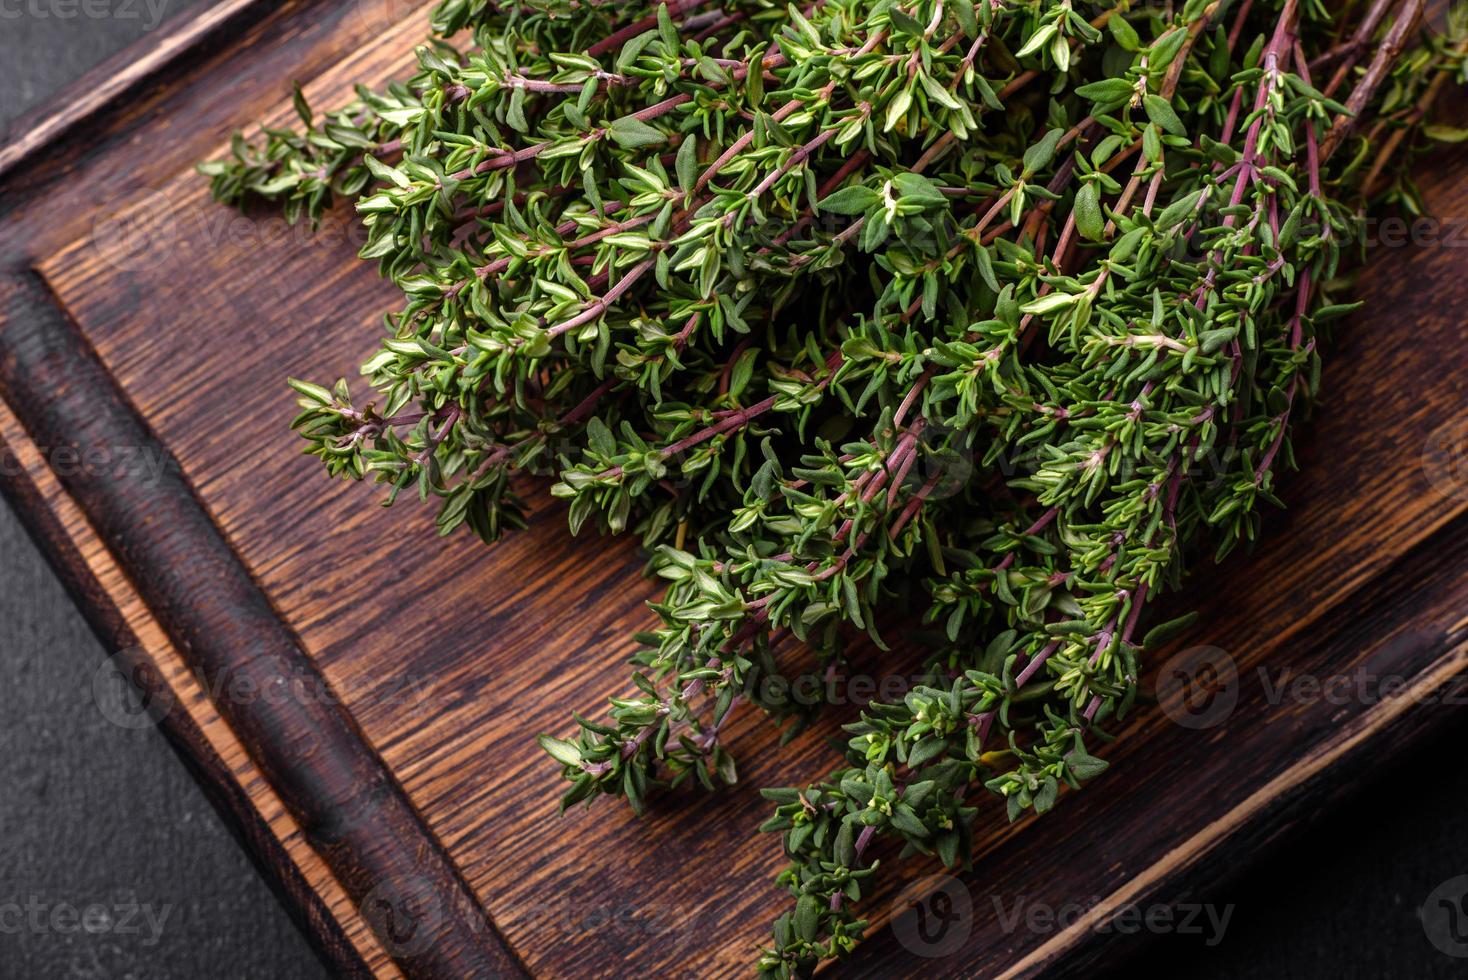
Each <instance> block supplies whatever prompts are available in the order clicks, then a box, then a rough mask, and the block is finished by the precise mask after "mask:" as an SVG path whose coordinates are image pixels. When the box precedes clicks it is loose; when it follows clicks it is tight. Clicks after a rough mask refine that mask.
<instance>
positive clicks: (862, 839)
mask: <svg viewBox="0 0 1468 980" xmlns="http://www.w3.org/2000/svg"><path fill="white" fill-rule="evenodd" d="M899 792H900V790H899ZM876 833H877V825H876V824H867V825H866V826H865V827H863V828H861V833H859V834H857V835H856V849H855V853H856V858H855V862H857V863H859V862H860V861H861V856H862V854H863V853H864V852H865V851H866V849H867V847H868V845H870V844H871V842H872V838H873V837H875V836H876ZM845 898H846V895H845V894H844V893H843V892H837V893H836V894H834V895H832V896H831V911H832V912H839V911H841V906H842V904H843V903H844V900H845Z"/></svg>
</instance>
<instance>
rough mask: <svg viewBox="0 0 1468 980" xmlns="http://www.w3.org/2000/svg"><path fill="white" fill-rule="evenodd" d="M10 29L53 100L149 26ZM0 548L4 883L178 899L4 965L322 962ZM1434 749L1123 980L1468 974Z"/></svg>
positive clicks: (7, 56) (135, 970)
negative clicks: (1448, 892)
mask: <svg viewBox="0 0 1468 980" xmlns="http://www.w3.org/2000/svg"><path fill="white" fill-rule="evenodd" d="M175 3H177V0H175ZM7 9H11V8H7ZM172 10H173V8H170V11H172ZM145 16H146V14H145ZM15 23H17V22H14V21H4V22H0V65H4V66H5V67H4V68H3V69H0V71H3V72H4V73H5V74H6V75H7V76H10V75H11V74H12V73H13V72H23V73H26V74H27V76H28V77H27V79H26V84H24V85H22V86H19V87H17V86H16V85H15V84H14V81H13V79H10V78H7V85H6V87H5V93H6V94H5V98H6V99H7V100H9V99H12V98H14V97H15V96H16V95H17V94H18V95H19V96H20V97H22V98H29V99H31V100H32V101H34V100H38V99H42V98H44V97H45V94H46V92H47V91H48V90H50V89H54V88H55V87H57V86H58V85H59V84H61V83H62V82H64V81H65V80H67V76H68V75H69V74H72V73H76V72H79V71H80V70H81V69H82V68H84V67H85V66H86V63H87V61H86V59H87V58H88V57H92V60H96V59H97V58H100V57H101V56H103V55H105V54H106V53H107V52H108V50H110V48H109V47H107V46H106V45H104V44H101V43H99V42H98V41H97V38H98V37H99V36H100V35H101V34H102V32H103V31H104V30H105V31H108V32H110V34H109V37H110V36H113V35H115V36H116V37H118V38H121V39H126V38H128V37H131V36H136V33H137V31H136V29H135V28H133V27H130V26H129V25H128V24H126V23H124V22H122V21H117V22H112V21H107V22H97V23H94V22H90V21H87V22H81V21H76V20H73V21H70V22H59V21H55V20H53V21H49V22H46V23H41V22H40V21H39V20H36V21H35V22H32V20H29V19H24V18H23V19H22V20H21V21H19V22H18V23H19V24H20V25H22V27H23V28H24V29H23V30H22V31H20V32H16V31H14V30H12V25H13V24H15ZM58 24H62V25H63V28H62V29H59V30H57V29H55V28H57V25H58ZM65 25H69V26H65ZM43 34H44V35H45V36H44V37H43V36H42V35H43ZM12 45H14V46H15V48H16V51H15V52H12ZM48 46H49V48H51V49H54V50H48ZM22 50H23V51H24V54H25V57H24V59H22V58H20V57H19V56H18V55H19V53H20V52H21V51H22ZM79 52H80V53H79ZM93 53H95V56H94V57H93ZM32 73H34V74H32ZM10 109H11V105H10V103H9V102H8V101H7V103H6V110H7V111H9V110H10ZM0 556H3V558H0V637H3V638H4V643H3V644H0V684H3V685H4V686H5V689H6V690H7V694H8V696H7V698H6V704H7V707H6V709H5V712H4V714H3V715H0V829H3V833H0V884H3V888H4V890H5V891H6V892H12V891H13V892H15V893H16V894H18V895H21V896H26V895H29V894H35V895H37V896H38V898H40V899H41V900H43V901H47V902H50V903H52V904H56V903H60V902H63V901H65V902H70V903H71V904H73V905H75V906H77V907H85V906H86V905H88V904H91V903H113V904H117V903H121V902H124V901H128V902H138V903H152V904H153V906H154V909H155V912H160V911H161V907H162V906H163V905H165V904H170V903H171V904H173V905H174V906H175V908H174V909H173V911H172V913H171V914H170V917H169V918H168V919H167V920H166V921H165V928H164V930H163V933H162V939H161V941H160V942H159V943H158V944H157V945H156V946H151V947H144V946H143V945H142V943H141V939H142V938H145V937H146V933H145V934H144V935H143V936H131V937H129V936H116V935H107V934H103V935H99V936H95V937H89V936H85V935H81V936H76V935H58V934H54V933H49V934H39V935H33V934H28V933H23V934H21V935H20V936H19V937H17V936H14V935H10V934H0V977H5V978H8V977H11V976H16V977H52V976H95V977H114V976H118V977H120V976H129V975H136V976H149V977H157V976H163V977H170V976H180V977H198V976H222V977H252V976H262V977H282V978H289V977H292V976H302V975H315V974H316V973H319V969H318V968H316V967H315V966H314V963H313V962H312V961H311V960H310V958H309V954H308V953H307V952H306V951H305V947H304V944H303V943H302V942H301V941H300V940H299V939H298V937H296V936H294V935H293V934H292V932H291V927H290V926H289V924H288V923H287V921H286V919H285V917H284V915H283V914H281V913H279V911H278V910H277V909H276V908H275V907H274V904H273V900H272V898H271V897H270V895H269V893H268V891H267V890H266V889H265V888H264V886H263V885H261V884H260V882H259V881H258V880H256V879H255V878H254V876H253V872H252V871H251V870H250V869H249V867H248V865H247V863H246V862H245V861H244V859H243V857H241V856H239V854H238V852H237V850H236V849H235V847H234V845H233V842H232V841H230V840H229V838H228V835H227V834H226V833H224V832H223V831H222V830H221V829H220V828H219V826H218V823H217V820H216V819H215V817H214V815H213V813H212V812H211V811H210V810H209V808H208V806H207V804H205V803H204V801H203V799H202V797H200V796H199V794H198V793H197V792H196V791H194V790H193V788H192V786H191V785H190V784H189V783H188V777H187V776H186V774H185V773H184V772H183V770H182V768H181V767H180V766H178V765H177V764H176V763H175V762H174V761H173V760H172V759H171V758H170V757H169V753H168V751H167V749H166V747H165V746H164V745H163V743H162V741H161V740H160V739H159V738H158V737H157V736H156V735H155V734H154V733H152V732H126V731H120V730H118V729H116V728H114V727H113V726H112V725H110V724H109V723H107V722H106V721H105V720H104V719H103V718H102V717H101V715H100V714H99V713H98V712H97V711H96V709H95V707H94V706H93V704H92V701H91V697H90V693H89V692H90V677H91V673H92V670H93V669H94V668H95V666H96V665H97V663H99V662H100V658H101V651H100V649H99V648H98V647H97V646H96V644H95V642H94V641H92V640H91V638H90V636H89V635H88V634H87V633H86V631H85V628H84V627H82V626H81V624H80V620H79V618H78V617H77V616H76V615H75V613H74V612H73V611H72V610H71V609H70V608H69V606H68V604H67V603H66V600H65V598H64V596H62V595H61V594H60V591H59V589H57V588H56V586H55V583H54V581H52V580H51V579H50V577H49V575H48V574H46V573H45V572H44V569H43V568H42V566H41V565H40V562H39V559H38V557H37V556H36V555H35V554H34V551H33V550H32V549H30V547H29V545H28V544H27V543H26V542H24V541H21V540H20V535H19V532H18V531H17V529H16V528H15V526H14V522H13V520H12V519H11V518H10V517H9V514H8V513H6V514H5V515H4V516H3V518H0ZM12 637H13V638H14V640H13V641H12ZM1441 710H1454V709H1441ZM1456 710H1458V711H1460V712H1461V710H1462V709H1456ZM1429 755H1430V757H1431V758H1430V759H1423V760H1422V761H1419V762H1417V763H1415V764H1413V765H1411V766H1408V767H1405V768H1404V769H1403V770H1401V771H1398V772H1394V773H1393V774H1392V776H1391V779H1390V783H1389V784H1388V785H1380V784H1378V785H1376V786H1374V787H1372V788H1370V789H1369V790H1368V792H1367V795H1366V796H1365V797H1364V798H1363V799H1358V800H1356V801H1354V802H1353V803H1352V804H1351V805H1350V806H1349V807H1348V808H1345V809H1344V810H1343V811H1342V812H1340V813H1337V814H1333V815H1331V816H1328V817H1327V818H1326V819H1325V820H1324V822H1322V823H1321V824H1319V825H1318V826H1317V827H1316V828H1315V829H1313V830H1312V831H1310V832H1309V833H1308V834H1307V835H1306V836H1305V837H1304V838H1303V839H1302V840H1300V841H1299V842H1297V843H1292V844H1290V845H1289V846H1287V848H1286V849H1285V850H1284V851H1283V852H1282V853H1280V854H1279V856H1278V857H1276V858H1275V859H1274V860H1273V861H1272V862H1271V863H1270V864H1269V865H1268V866H1266V867H1265V868H1263V869H1261V870H1260V871H1259V872H1257V873H1255V874H1254V875H1252V876H1251V877H1250V878H1249V879H1247V880H1246V881H1244V882H1243V883H1241V884H1240V886H1239V887H1237V888H1235V889H1234V890H1233V891H1232V893H1231V894H1229V895H1224V896H1219V897H1218V900H1219V901H1222V902H1235V903H1237V910H1236V912H1235V913H1234V916H1233V919H1232V921H1231V922H1230V926H1229V929H1228V931H1227V934H1226V938H1225V940H1224V942H1223V943H1222V944H1221V945H1219V946H1218V947H1217V948H1215V949H1207V948H1204V947H1203V946H1202V945H1201V943H1200V942H1198V941H1197V940H1189V939H1184V938H1177V939H1174V940H1164V942H1163V944H1162V945H1161V947H1160V948H1158V949H1157V950H1155V951H1154V952H1152V953H1149V954H1147V956H1146V959H1145V962H1142V963H1137V964H1135V965H1133V966H1132V967H1131V968H1129V969H1128V970H1127V971H1126V974H1127V975H1133V976H1152V975H1158V976H1167V975H1179V976H1191V977H1235V976H1237V977H1246V978H1251V977H1260V978H1264V977H1282V976H1337V977H1342V978H1354V977H1363V978H1364V977H1435V976H1461V975H1464V974H1465V973H1468V961H1465V960H1452V959H1449V958H1448V957H1446V956H1444V955H1443V954H1441V953H1439V952H1438V951H1437V950H1435V949H1434V948H1433V947H1432V946H1431V945H1430V944H1429V943H1428V942H1427V939H1426V937H1425V935H1424V933H1423V930H1422V928H1421V925H1420V924H1419V922H1418V921H1417V918H1416V909H1417V907H1418V906H1419V905H1420V904H1421V902H1422V901H1423V900H1424V899H1425V898H1426V897H1427V895H1428V894H1429V892H1430V891H1431V890H1432V889H1433V888H1434V887H1435V886H1436V885H1437V884H1438V883H1439V882H1441V881H1443V880H1445V879H1447V878H1450V877H1453V876H1455V875H1458V874H1463V873H1465V872H1468V842H1465V841H1463V840H1462V838H1461V835H1459V834H1456V833H1455V832H1454V829H1453V828H1455V826H1458V825H1460V824H1459V821H1460V819H1461V816H1460V815H1461V813H1462V812H1463V807H1464V804H1465V803H1468V773H1465V772H1464V770H1463V767H1462V766H1461V765H1460V763H1459V762H1458V761H1457V760H1458V756H1457V753H1456V752H1455V751H1454V747H1453V746H1449V745H1442V746H1440V747H1439V748H1438V750H1437V751H1434V752H1432V753H1429ZM12 788H13V789H12ZM6 900H10V899H9V897H8V896H0V901H6ZM24 900H25V899H24V898H22V901H24ZM4 925H5V923H4V922H3V921H0V928H3V927H4ZM93 940H98V944H97V945H96V946H95V947H93V946H92V945H91V943H92V941H93ZM13 950H19V952H13ZM94 950H95V951H99V952H97V953H96V955H93V952H94ZM107 957H113V958H111V959H109V958H107ZM124 957H126V958H124ZM74 967H79V968H74Z"/></svg>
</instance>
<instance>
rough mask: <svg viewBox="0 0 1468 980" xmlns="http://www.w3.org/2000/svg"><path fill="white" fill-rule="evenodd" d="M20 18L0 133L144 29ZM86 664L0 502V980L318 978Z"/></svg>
mask: <svg viewBox="0 0 1468 980" xmlns="http://www.w3.org/2000/svg"><path fill="white" fill-rule="evenodd" d="M158 3H159V0H153V8H152V10H154V11H157V10H159V9H160V8H159V6H158ZM189 6H190V4H189V3H187V2H185V0H166V7H165V8H164V14H165V16H174V15H177V14H180V13H183V12H184V11H185V10H186V9H187V8H188V7H189ZM30 9H31V8H29V7H27V6H25V5H21V4H7V5H5V6H4V8H3V19H0V82H3V84H0V134H3V133H5V132H6V131H7V129H8V128H9V127H10V126H11V125H12V124H13V121H14V120H15V119H16V117H18V116H19V115H21V114H22V113H25V112H27V111H29V110H31V109H32V108H34V107H36V106H39V105H41V104H42V103H43V102H44V101H45V100H46V99H48V98H50V97H52V96H53V95H54V94H55V93H56V92H57V91H59V90H60V89H61V88H63V87H64V86H66V85H67V84H69V83H70V82H72V81H74V80H76V79H77V78H79V77H81V75H82V74H83V73H84V72H86V71H87V69H89V68H90V67H92V66H93V65H94V64H96V63H98V62H100V61H102V60H103V59H105V58H106V57H108V56H109V55H111V54H112V53H114V52H115V51H118V50H120V49H121V48H122V47H123V46H125V45H126V44H128V43H129V42H131V41H133V40H135V39H137V38H139V37H141V36H142V34H143V33H144V31H145V29H146V28H147V27H148V26H150V25H152V23H153V15H152V13H151V12H150V10H149V8H148V5H147V4H146V3H143V2H141V0H129V2H128V3H123V2H122V0H115V2H113V3H111V5H110V8H109V9H111V10H112V12H113V13H114V14H116V15H117V16H111V17H107V18H101V19H90V18H86V17H83V16H81V15H80V13H77V15H76V16H72V17H68V18H63V17H59V16H54V15H51V9H52V8H50V7H48V6H46V5H45V4H43V5H41V6H40V7H38V8H36V9H43V10H47V12H48V16H45V17H38V16H35V15H34V14H33V13H29V12H27V11H28V10H30ZM54 9H55V10H60V11H65V10H67V9H68V8H67V7H66V5H65V4H64V3H63V4H61V5H60V6H59V7H56V8H54ZM93 9H98V8H93ZM128 11H135V12H136V13H137V15H138V16H137V17H131V16H124V15H125V14H127V12H128ZM17 14H19V16H17ZM104 653H105V652H104V651H103V649H102V647H101V645H100V644H99V643H98V642H97V640H96V638H95V637H94V636H93V635H92V634H91V632H90V631H89V630H88V629H87V627H86V625H85V624H84V623H83V621H82V618H81V616H80V615H79V614H78V613H77V611H76V609H75V608H74V607H73V605H72V604H71V602H70V601H69V600H68V599H67V597H66V595H65V593H64V592H63V591H62V589H61V586H60V585H59V583H58V582H57V580H56V578H55V576H54V575H52V574H51V571H50V570H49V569H48V568H47V567H46V564H45V560H44V559H43V558H42V556H41V555H40V554H39V553H38V552H37V551H36V549H35V547H34V545H33V544H32V543H31V541H30V540H29V539H28V538H27V537H26V534H25V532H24V530H23V529H22V528H21V527H20V525H19V524H18V523H17V521H16V519H15V516H14V515H13V513H12V512H11V510H10V508H9V507H8V506H6V505H5V504H3V503H0V690H3V691H4V692H5V708H4V710H3V711H0V980H12V978H15V980H22V978H24V980H73V978H75V980H83V978H85V980H124V978H144V977H146V978H156V980H171V978H179V980H197V978H199V977H221V978H241V980H247V978H259V980H295V978H313V977H321V976H324V975H325V971H324V970H323V968H322V967H321V965H320V963H319V962H318V961H317V960H316V958H315V956H314V955H313V954H312V953H311V950H310V948H309V946H308V945H307V943H306V941H305V939H304V938H303V937H302V936H301V935H300V933H299V932H297V930H296V928H295V927H294V926H293V925H292V924H291V922H290V919H289V918H288V917H287V916H286V914H285V912H284V911H283V910H282V909H281V908H280V906H279V905H278V904H277V902H276V900H275V898H274V897H273V896H272V894H271V892H270V889H269V888H268V887H267V886H266V885H265V883H264V881H263V880H261V878H260V877H259V875H258V873H257V872H256V871H255V869H254V868H253V867H251V865H250V862H249V860H248V859H247V858H246V857H245V855H244V853H243V852H242V851H241V850H240V848H239V846H238V845H237V844H236V842H235V841H234V840H233V838H232V837H231V836H230V834H229V832H228V831H227V830H226V829H225V828H224V826H223V825H222V824H221V822H220V820H219V818H218V816H217V815H216V814H215V812H214V809H213V808H212V807H211V806H210V804H209V803H208V802H207V801H206V800H205V798H204V796H203V794H202V793H201V792H200V791H199V789H198V788H197V787H196V786H195V785H194V783H193V781H192V779H191V778H190V776H189V775H188V773H187V772H186V771H185V770H184V767H183V766H182V765H181V764H180V763H179V761H178V760H177V759H176V758H175V757H174V755H173V753H172V751H171V750H170V749H169V748H168V746H167V744H166V743H165V742H164V740H163V739H162V737H161V736H160V735H159V734H158V733H157V732H156V731H153V730H152V729H145V730H126V729H122V728H119V727H117V726H115V725H113V724H112V723H111V722H109V721H108V720H107V718H106V717H105V716H104V715H103V714H102V712H101V711H100V710H98V707H97V704H96V702H95V700H94V698H93V695H92V678H93V675H94V673H95V672H96V670H97V668H98V667H99V666H100V665H101V664H102V663H103V657H104ZM28 906H29V908H28ZM90 907H97V909H95V910H93V911H91V912H89V913H88V912H87V911H86V910H88V909H89V908H90ZM71 909H75V910H76V914H77V915H78V917H80V916H81V915H83V914H87V915H88V916H89V918H88V919H87V920H86V921H85V922H79V924H81V925H83V926H85V925H86V924H87V923H90V926H91V928H92V929H94V930H96V931H93V932H88V931H87V930H86V928H85V927H84V928H80V929H78V928H75V927H74V926H73V925H72V921H71V918H70V916H71V914H72V913H71V912H70V911H69V910H71ZM104 916H105V918H104ZM150 916H151V918H150ZM53 917H56V920H55V923H53V921H52V919H53ZM57 924H59V925H60V926H61V929H57V928H56V925H57ZM155 936H156V939H155Z"/></svg>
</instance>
